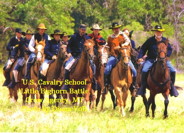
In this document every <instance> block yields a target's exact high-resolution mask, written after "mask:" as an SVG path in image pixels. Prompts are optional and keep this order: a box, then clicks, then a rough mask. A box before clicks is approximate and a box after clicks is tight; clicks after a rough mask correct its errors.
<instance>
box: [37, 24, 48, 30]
mask: <svg viewBox="0 0 184 133" xmlns="http://www.w3.org/2000/svg"><path fill="white" fill-rule="evenodd" d="M37 29H44V30H47V28H46V27H45V24H44V23H40V24H39V25H38V27H37Z"/></svg>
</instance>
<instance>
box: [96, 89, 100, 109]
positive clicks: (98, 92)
mask: <svg viewBox="0 0 184 133" xmlns="http://www.w3.org/2000/svg"><path fill="white" fill-rule="evenodd" d="M100 97H101V89H99V90H97V98H96V107H97V106H98V103H99V101H100Z"/></svg>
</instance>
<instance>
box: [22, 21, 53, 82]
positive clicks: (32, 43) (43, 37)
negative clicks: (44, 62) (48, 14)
mask: <svg viewBox="0 0 184 133" xmlns="http://www.w3.org/2000/svg"><path fill="white" fill-rule="evenodd" d="M37 29H38V30H39V29H44V30H46V29H47V28H46V27H45V25H44V24H43V23H41V24H39V26H38V28H37ZM43 40H45V43H46V45H48V40H50V37H49V36H48V35H47V34H45V33H43V35H40V34H39V33H36V34H34V35H33V36H32V38H31V40H30V42H29V46H28V48H29V50H30V51H31V54H30V56H29V58H28V60H27V62H26V74H25V79H30V70H31V66H32V65H33V64H34V62H35V61H36V54H35V44H36V41H37V42H40V41H43Z"/></svg>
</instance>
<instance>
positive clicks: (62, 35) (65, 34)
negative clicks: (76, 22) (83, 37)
mask: <svg viewBox="0 0 184 133" xmlns="http://www.w3.org/2000/svg"><path fill="white" fill-rule="evenodd" d="M64 36H67V37H71V35H68V34H67V33H66V32H63V33H62V34H61V37H64Z"/></svg>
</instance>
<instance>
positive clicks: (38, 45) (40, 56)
mask: <svg viewBox="0 0 184 133" xmlns="http://www.w3.org/2000/svg"><path fill="white" fill-rule="evenodd" d="M45 45H46V44H45V40H42V41H40V42H37V40H36V42H35V54H36V61H35V62H34V64H33V65H32V67H31V80H30V82H29V83H28V90H29V91H28V93H27V101H28V97H29V96H30V95H31V104H32V105H33V104H34V103H35V101H34V100H35V95H36V98H37V99H38V100H40V95H39V91H40V90H39V86H38V73H39V69H40V66H41V64H42V63H43V61H44V59H45V54H44V48H45ZM29 92H33V93H29Z"/></svg>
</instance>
